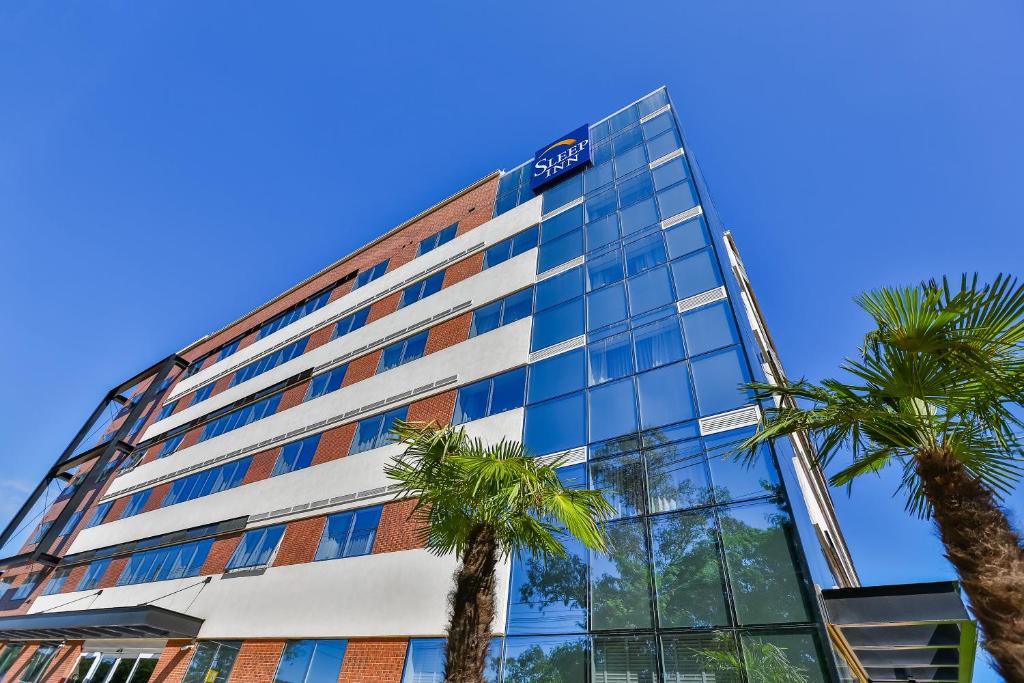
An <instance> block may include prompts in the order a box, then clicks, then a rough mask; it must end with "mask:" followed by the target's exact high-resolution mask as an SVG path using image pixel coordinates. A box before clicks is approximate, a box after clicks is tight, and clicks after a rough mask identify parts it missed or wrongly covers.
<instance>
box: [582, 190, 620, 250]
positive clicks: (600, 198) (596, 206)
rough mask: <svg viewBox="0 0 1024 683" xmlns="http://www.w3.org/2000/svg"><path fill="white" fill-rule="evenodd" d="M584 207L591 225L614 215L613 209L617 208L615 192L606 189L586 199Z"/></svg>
mask: <svg viewBox="0 0 1024 683" xmlns="http://www.w3.org/2000/svg"><path fill="white" fill-rule="evenodd" d="M586 206H587V220H588V221H590V222H591V223H593V222H594V221H597V220H599V219H602V218H604V217H606V216H610V215H612V214H614V213H615V209H616V208H618V198H617V197H616V195H615V190H613V189H608V190H606V191H604V192H601V193H600V194H595V195H591V196H590V197H587V203H586ZM591 248H593V245H591Z"/></svg>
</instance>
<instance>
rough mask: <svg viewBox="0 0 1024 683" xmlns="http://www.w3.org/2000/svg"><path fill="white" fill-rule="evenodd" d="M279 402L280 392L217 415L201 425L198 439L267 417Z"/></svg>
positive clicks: (203, 439)
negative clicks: (201, 428) (225, 413)
mask: <svg viewBox="0 0 1024 683" xmlns="http://www.w3.org/2000/svg"><path fill="white" fill-rule="evenodd" d="M280 402H281V394H279V393H278V394H274V395H273V396H268V397H267V398H264V399H262V400H260V401H256V402H254V403H250V404H249V405H247V406H245V407H244V408H239V409H238V410H235V411H233V412H230V413H228V414H227V415H224V416H221V417H218V418H217V419H215V420H211V421H209V422H207V423H206V424H205V425H204V426H203V433H202V434H201V435H200V436H199V440H200V441H206V440H207V439H212V438H214V437H215V436H220V435H221V434H224V433H226V432H230V431H232V430H234V429H238V428H239V427H244V426H245V425H247V424H250V423H252V422H256V421H257V420H262V419H263V418H265V417H269V416H271V415H273V414H274V412H275V411H276V410H277V404H278V403H280Z"/></svg>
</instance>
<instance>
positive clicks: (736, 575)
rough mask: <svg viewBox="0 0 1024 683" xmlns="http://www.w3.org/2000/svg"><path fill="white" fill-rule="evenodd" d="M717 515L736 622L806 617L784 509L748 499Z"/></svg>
mask: <svg viewBox="0 0 1024 683" xmlns="http://www.w3.org/2000/svg"><path fill="white" fill-rule="evenodd" d="M719 517H720V519H721V524H722V543H723V544H724V546H725V561H726V562H727V563H728V564H729V575H730V580H731V583H732V594H733V598H734V600H735V601H736V614H737V616H738V617H739V620H740V623H741V624H769V623H779V622H787V621H807V620H808V619H809V616H808V613H807V607H806V605H805V604H804V598H803V592H802V591H801V589H800V577H799V575H798V573H797V569H796V562H795V558H794V557H793V553H792V542H793V533H794V530H793V523H792V520H791V519H790V517H789V513H788V512H786V511H785V509H783V508H782V507H781V506H780V505H778V504H776V503H753V504H750V503H748V504H746V505H737V506H734V507H730V508H726V509H725V510H723V511H722V512H720V513H719Z"/></svg>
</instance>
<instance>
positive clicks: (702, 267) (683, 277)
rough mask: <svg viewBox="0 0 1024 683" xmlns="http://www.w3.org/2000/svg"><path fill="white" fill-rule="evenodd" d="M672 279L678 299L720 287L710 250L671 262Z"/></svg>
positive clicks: (720, 283)
mask: <svg viewBox="0 0 1024 683" xmlns="http://www.w3.org/2000/svg"><path fill="white" fill-rule="evenodd" d="M672 277H673V278H675V281H676V296H677V298H679V299H685V298H687V297H691V296H693V295H694V294H700V293H701V292H706V291H708V290H709V289H714V288H715V287H720V286H721V285H722V278H721V277H720V275H719V274H718V266H717V265H716V264H715V261H714V256H712V254H711V251H710V250H705V251H699V252H697V253H696V254H693V255H691V256H687V257H685V258H681V259H678V260H676V261H673V262H672Z"/></svg>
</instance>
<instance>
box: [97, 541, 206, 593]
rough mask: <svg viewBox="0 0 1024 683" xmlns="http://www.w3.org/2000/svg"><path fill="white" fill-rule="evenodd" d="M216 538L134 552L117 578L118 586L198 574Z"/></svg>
mask: <svg viewBox="0 0 1024 683" xmlns="http://www.w3.org/2000/svg"><path fill="white" fill-rule="evenodd" d="M212 546H213V539H212V538H207V539H205V540H202V541H194V542H192V543H182V544H180V545H172V546H168V547H166V548H157V549H156V550H147V551H145V552H141V553H134V554H133V555H132V556H131V557H130V558H129V559H128V565H127V566H126V567H125V568H124V571H123V572H121V576H120V577H119V578H118V579H117V585H118V586H127V585H130V584H135V583H149V582H150V581H166V580H168V579H182V578H186V577H189V576H198V574H199V571H200V570H201V569H202V568H203V562H205V561H206V556H207V555H208V554H209V553H210V548H211V547H212Z"/></svg>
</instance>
